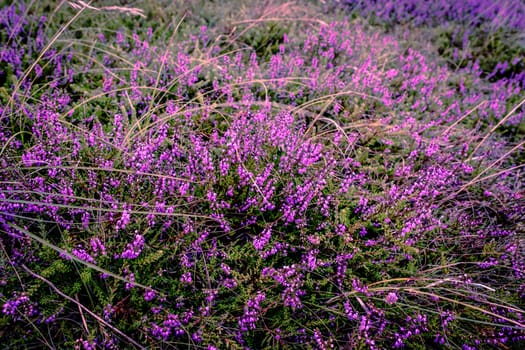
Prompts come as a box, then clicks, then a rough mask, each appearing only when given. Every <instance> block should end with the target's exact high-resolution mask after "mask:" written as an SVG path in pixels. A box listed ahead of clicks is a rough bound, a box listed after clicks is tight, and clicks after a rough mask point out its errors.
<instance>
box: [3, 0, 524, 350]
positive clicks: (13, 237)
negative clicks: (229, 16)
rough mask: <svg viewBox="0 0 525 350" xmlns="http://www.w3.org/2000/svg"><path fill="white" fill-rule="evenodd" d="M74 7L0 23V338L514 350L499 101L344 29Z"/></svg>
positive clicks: (513, 237)
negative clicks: (106, 21)
mask: <svg viewBox="0 0 525 350" xmlns="http://www.w3.org/2000/svg"><path fill="white" fill-rule="evenodd" d="M72 4H73V5H74V6H73V7H72V8H68V9H65V8H63V9H62V10H63V11H64V13H61V14H60V13H57V14H54V15H55V19H57V18H60V16H64V18H63V20H61V21H60V20H58V19H57V21H58V23H60V26H57V23H55V24H53V25H49V26H47V25H46V18H45V17H41V16H40V15H39V14H38V12H37V11H35V10H33V9H32V8H31V7H26V6H25V5H23V4H17V5H11V6H5V7H3V8H2V9H1V10H0V39H1V41H2V44H3V48H2V51H1V56H0V78H1V80H0V83H1V85H2V87H1V88H0V91H1V92H2V94H1V97H0V98H1V99H2V107H1V110H0V113H1V120H0V140H1V141H2V142H1V143H2V144H3V145H4V146H3V147H2V148H1V149H0V162H1V163H0V164H1V170H0V174H1V177H0V188H1V191H0V225H1V232H2V233H1V236H0V242H1V247H2V250H1V256H2V265H1V270H0V271H1V274H0V301H1V304H2V313H1V315H0V325H1V326H0V337H1V339H2V344H5V346H6V347H8V348H31V347H48V348H78V349H96V348H108V349H122V348H153V349H156V348H159V349H163V348H204V349H223V348H224V349H246V348H251V349H263V348H264V349H274V348H283V349H288V348H305V349H328V348H348V349H354V348H355V349H368V348H370V349H385V348H401V347H406V348H415V349H418V348H421V349H423V348H461V349H484V348H501V347H511V346H518V347H519V344H520V343H521V344H523V341H524V330H525V320H524V310H523V309H524V305H523V299H524V297H525V281H524V277H525V276H524V269H525V266H523V262H524V261H525V260H524V258H525V257H524V252H525V250H524V247H523V245H524V243H525V242H524V241H523V232H524V231H523V230H524V228H523V224H522V222H523V219H524V217H525V212H524V208H525V205H524V198H523V196H524V192H523V191H524V190H523V185H522V180H523V163H522V162H521V163H520V162H519V160H520V159H521V160H522V159H523V153H520V152H522V151H521V149H522V146H523V141H521V140H520V139H519V138H518V137H512V135H517V134H518V130H520V129H519V128H521V121H522V116H523V109H522V107H521V105H522V103H523V98H524V96H523V92H522V90H521V89H520V88H519V86H517V85H516V86H515V85H512V84H514V83H513V82H500V81H501V80H498V82H490V81H487V79H486V77H485V76H483V74H480V73H479V74H478V73H476V72H479V67H476V66H475V65H471V66H468V67H465V68H464V71H461V72H457V71H452V70H451V69H450V67H447V66H446V65H440V64H439V62H437V61H434V60H432V59H430V58H428V57H426V56H425V55H424V54H422V53H421V52H419V51H418V50H416V49H414V48H406V47H405V46H404V44H403V43H401V42H400V41H399V40H398V39H396V37H395V36H389V35H385V34H384V33H380V32H378V31H376V30H375V29H374V28H371V27H369V26H367V25H365V24H363V23H360V22H359V21H355V22H354V21H350V20H343V21H338V22H328V21H326V22H327V23H324V22H325V21H319V22H315V21H312V23H315V25H313V24H312V25H309V26H307V27H306V26H305V27H304V28H308V29H307V30H306V31H305V32H304V33H301V34H297V35H295V34H296V32H295V31H294V30H292V29H289V28H287V26H286V25H283V23H282V22H279V21H278V20H275V21H266V20H265V21H262V22H261V23H257V24H256V25H253V23H254V22H253V21H251V20H250V21H246V22H242V21H241V22H242V23H240V22H239V25H242V24H243V23H244V24H245V25H246V29H247V30H246V31H244V30H242V29H241V35H237V34H235V35H233V36H232V37H233V38H234V39H235V40H232V37H228V39H227V40H225V39H224V34H220V33H217V29H216V27H213V26H206V25H203V23H201V21H200V20H199V19H197V18H190V19H189V23H195V24H196V25H194V26H191V25H189V24H186V25H184V24H182V23H184V21H183V20H182V21H180V22H179V24H180V26H177V27H176V28H172V29H173V31H172V32H171V33H170V34H169V35H167V34H166V33H165V32H160V33H159V32H157V31H155V30H153V29H151V28H148V27H147V26H143V24H144V25H146V24H147V23H148V13H146V17H145V18H139V17H140V16H139V17H133V16H134V15H140V14H142V12H140V11H138V10H125V9H124V8H120V10H119V9H115V8H109V7H108V8H106V9H105V10H104V11H101V12H100V11H97V9H90V8H88V7H87V4H84V3H82V2H73V3H72ZM28 6H29V5H28ZM282 6H284V7H277V8H278V9H281V10H283V9H285V8H286V9H289V7H286V6H288V5H286V4H285V5H282ZM108 11H109V13H110V14H111V15H112V16H118V17H119V18H120V16H122V17H123V19H122V23H123V25H122V27H115V26H114V25H107V26H96V25H95V26H91V27H90V28H89V29H86V28H84V27H83V25H84V24H86V23H87V24H89V23H95V24H96V23H99V22H98V21H101V22H102V21H103V20H100V19H99V18H100V16H105V15H107V13H108ZM115 11H116V12H115ZM123 11H124V12H126V13H127V14H128V17H126V13H122V12H123ZM203 11H205V10H203ZM99 12H100V13H99ZM146 12H147V11H146ZM292 12H293V11H292ZM271 13H276V14H277V15H278V14H279V11H274V12H272V11H270V10H268V11H266V12H264V13H263V14H264V16H266V15H267V14H271ZM149 15H150V16H151V14H149ZM277 15H276V16H277ZM264 16H262V18H266V17H264ZM72 18H73V19H76V18H78V20H79V21H81V22H80V23H82V25H80V26H79V25H78V24H75V23H76V22H73V21H72V22H71V23H69V22H68V21H69V20H70V19H72ZM149 20H150V21H151V17H149ZM90 21H92V22H90ZM66 22H67V23H66ZM130 23H135V24H137V25H129V24H130ZM183 25H184V26H185V27H184V28H183V29H184V30H182V29H181V28H182V26H183ZM55 26H57V28H58V29H55ZM290 28H291V27H290ZM163 29H165V28H163ZM56 30H58V31H56ZM179 30H180V31H179ZM219 32H220V30H219ZM79 33H82V34H79ZM502 126H505V127H506V128H507V129H506V130H507V133H508V135H507V134H505V135H502V134H501V133H496V132H495V130H498V131H499V130H500V128H501V127H502ZM520 157H521V158H520Z"/></svg>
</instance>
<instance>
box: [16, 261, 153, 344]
mask: <svg viewBox="0 0 525 350" xmlns="http://www.w3.org/2000/svg"><path fill="white" fill-rule="evenodd" d="M22 268H23V269H24V270H25V271H26V272H27V273H29V274H30V275H31V276H33V277H34V278H36V279H39V280H41V281H42V282H44V283H46V284H47V285H48V286H49V287H51V289H53V290H54V291H55V293H57V294H58V295H60V296H61V297H62V298H64V299H66V300H68V301H70V302H72V303H73V304H75V305H77V306H78V308H79V309H80V310H84V311H85V312H86V313H87V314H89V315H90V316H91V317H93V318H94V319H95V320H97V321H98V322H100V323H101V324H102V325H103V326H104V327H107V328H109V329H111V330H112V331H113V332H115V333H116V334H118V335H119V336H121V337H122V338H124V339H126V340H127V341H128V342H130V343H131V344H133V345H134V346H135V348H136V349H144V350H146V348H145V347H144V346H142V345H140V344H139V343H137V342H136V341H135V340H134V339H132V338H130V337H128V336H127V335H126V334H125V333H124V332H122V331H121V330H120V329H118V328H116V327H115V326H112V325H111V324H109V323H108V322H106V321H105V320H104V319H103V318H102V317H100V316H98V315H97V314H95V313H94V312H93V311H91V310H90V309H88V308H87V307H85V306H84V305H82V304H81V303H80V302H79V301H77V300H75V299H73V298H71V297H70V296H69V295H66V294H64V293H63V292H62V291H61V290H60V289H58V288H57V287H56V286H55V285H54V284H53V282H51V281H49V280H47V279H45V278H44V277H42V276H40V275H39V274H37V273H35V272H33V271H31V270H30V269H29V268H28V267H27V266H25V265H22ZM83 322H84V327H86V328H87V324H86V323H85V319H83Z"/></svg>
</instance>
